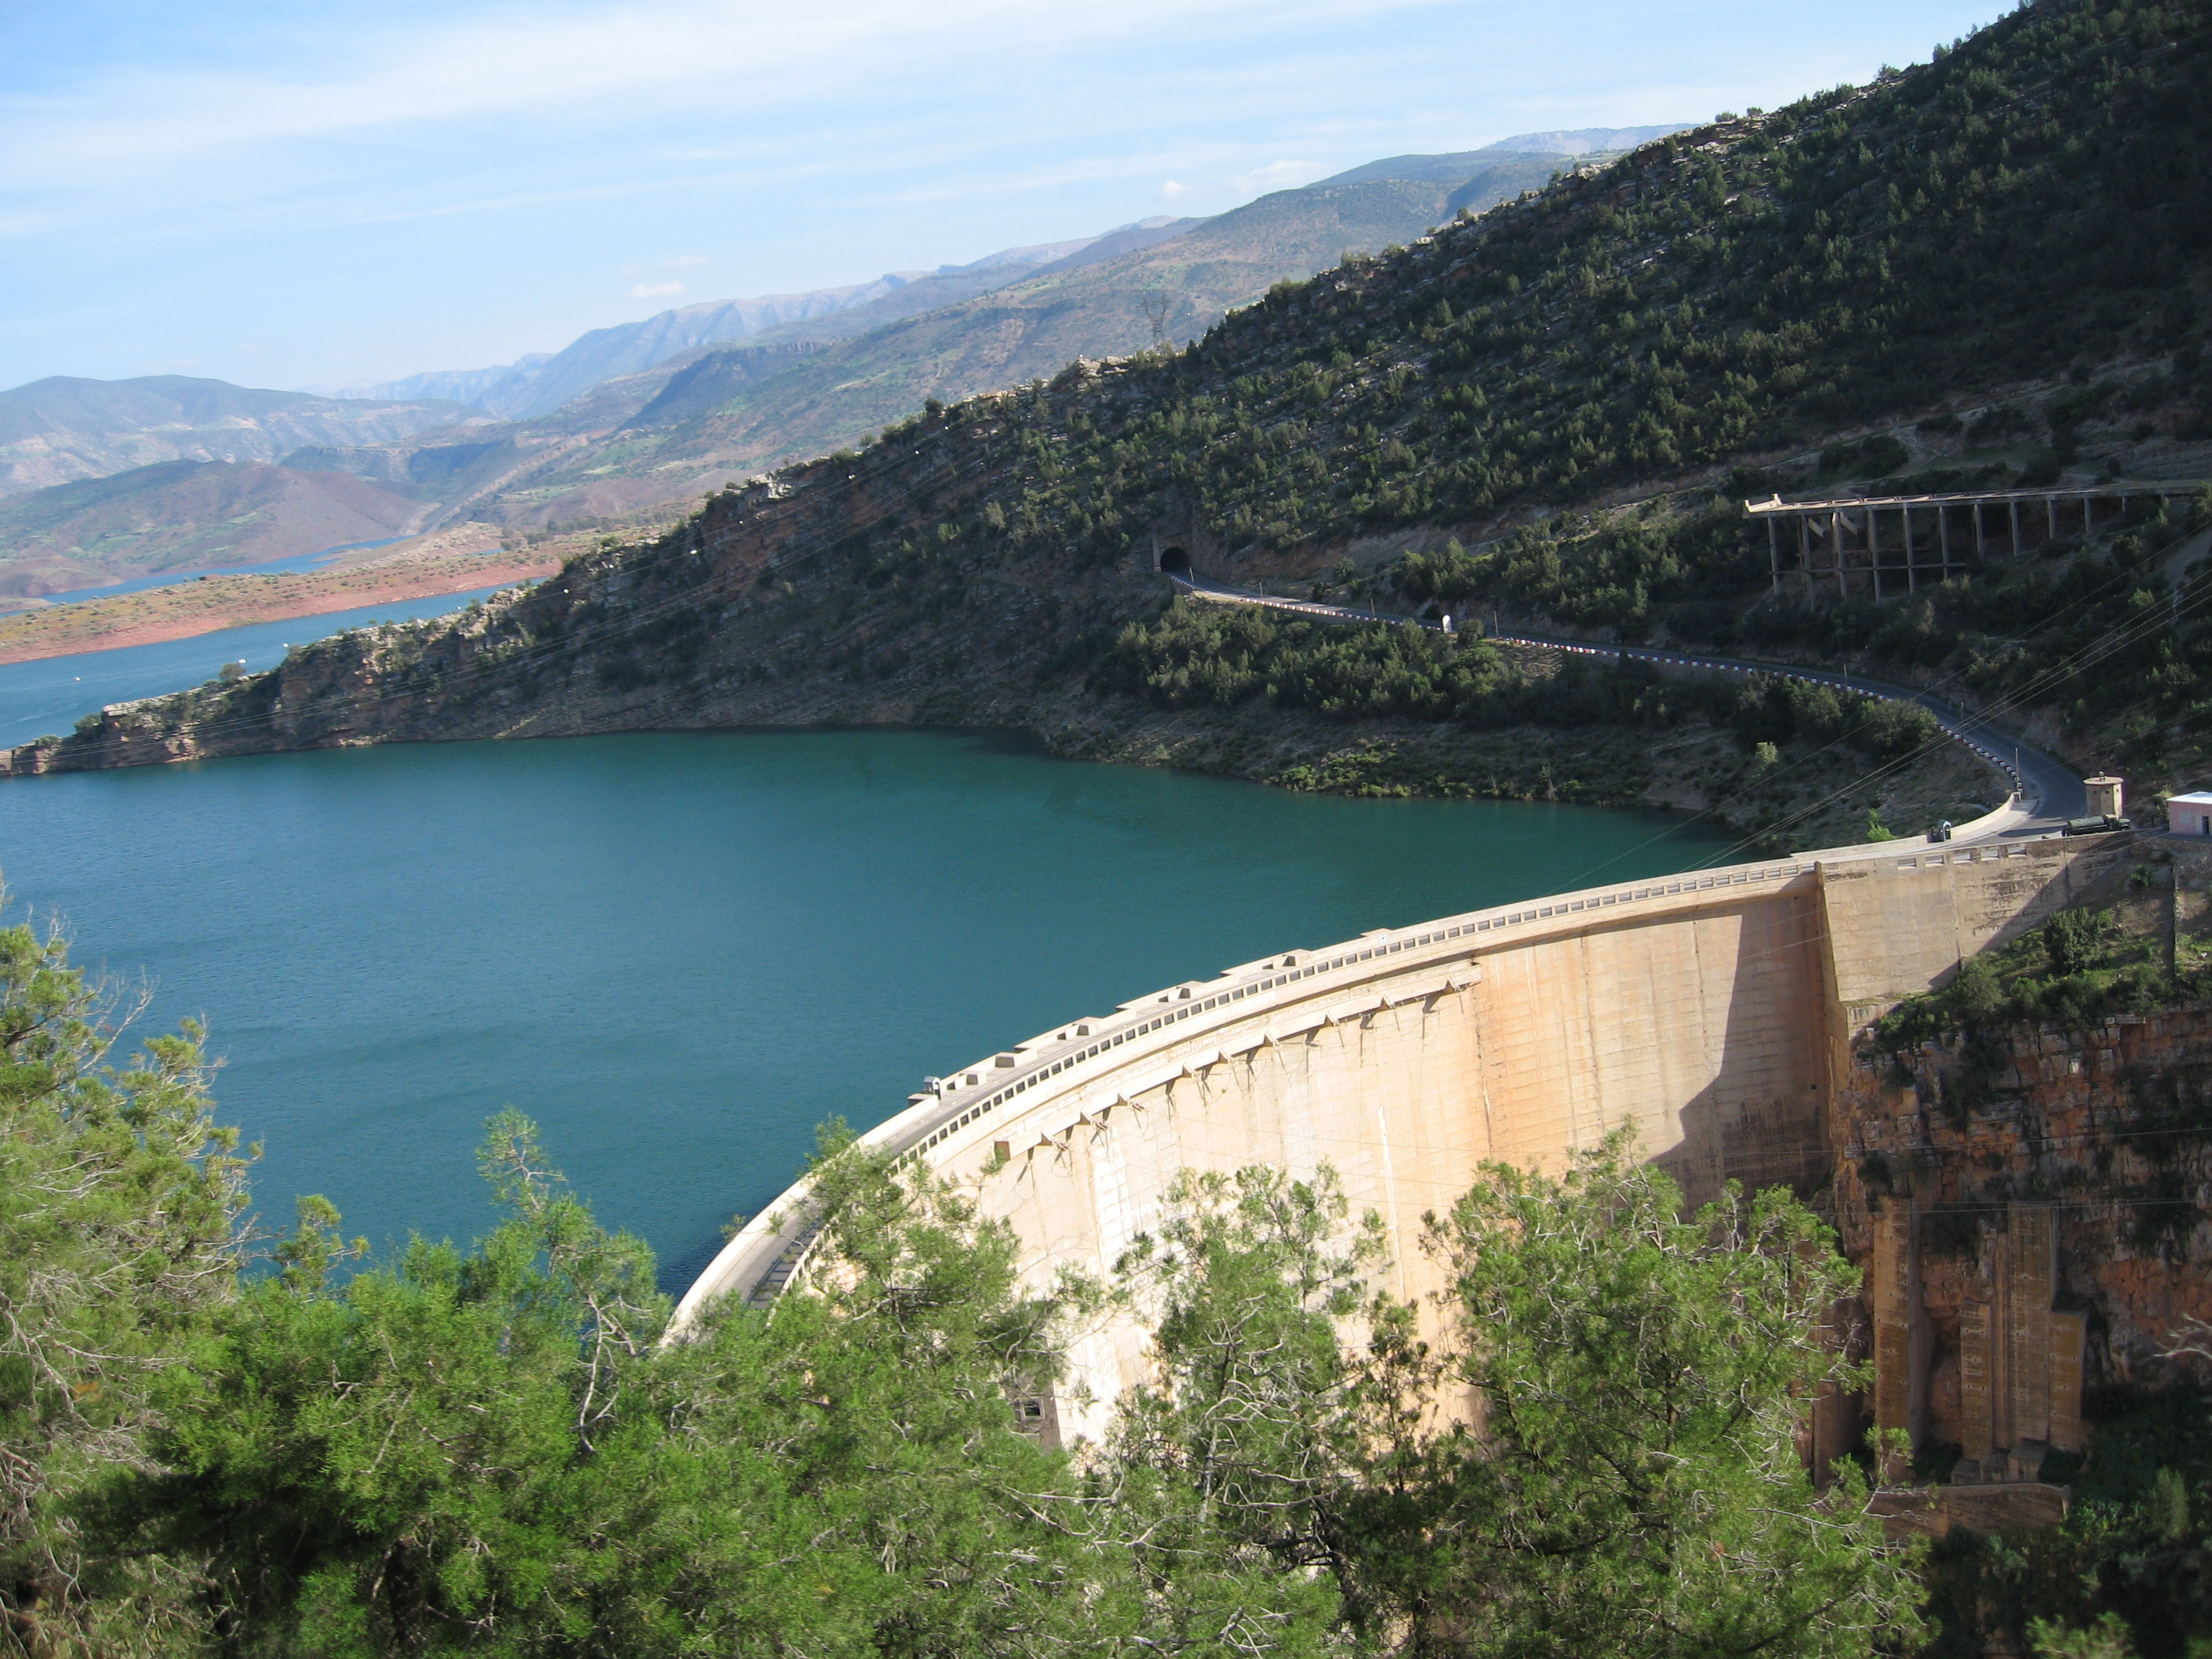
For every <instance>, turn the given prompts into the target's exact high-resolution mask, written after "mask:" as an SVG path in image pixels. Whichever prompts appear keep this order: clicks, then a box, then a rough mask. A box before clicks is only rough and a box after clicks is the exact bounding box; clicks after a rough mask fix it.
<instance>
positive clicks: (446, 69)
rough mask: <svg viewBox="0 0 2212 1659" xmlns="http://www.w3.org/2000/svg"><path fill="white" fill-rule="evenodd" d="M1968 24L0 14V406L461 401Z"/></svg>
mask: <svg viewBox="0 0 2212 1659" xmlns="http://www.w3.org/2000/svg"><path fill="white" fill-rule="evenodd" d="M2002 9H2003V8H2002V7H2001V6H1999V5H1997V4H1995V3H1991V0H1973V3H1959V0H1758V3H1751V0H1702V3H1682V4H1665V3H1661V4H1651V3H1641V4H1638V3H1623V0H1546V3H1541V4H1537V3H1528V0H1518V3H1498V0H1176V3H1163V0H1113V3H1109V4H1102V3H1097V0H1091V3H1085V4H1069V3H1064V0H804V3H792V0H782V3H767V0H628V3H622V4H608V3H593V0H579V3H558V0H537V3H532V4H529V5H514V4H487V3H480V0H437V3H426V0H377V3H374V4H368V3H362V0H319V3H314V4H305V3H300V0H194V3H191V4H189V5H179V4H178V3H175V0H158V3H151V0H70V3H69V4H67V5H47V6H33V5H9V6H4V7H0V155H6V156H7V157H8V158H9V161H8V165H7V167H6V168H5V169H4V182H3V183H0V295H4V299H3V300H0V386H13V385H16V384H19V383H21V382H22V381H25V380H34V379H37V378H40V377H41V376H44V375H47V374H85V375H93V376H96V377H99V378H102V379H109V378H119V377H122V376H127V375H133V374H206V375H212V376H215V377H216V378H219V379H223V380H235V381H239V382H241V383H244V384H247V385H254V386H306V385H313V384H325V383H335V382H343V381H352V380H372V379H384V378H389V377H393V376H398V375H401V374H409V373H411V372H414V371H416V370H420V369H428V368H473V367H476V366H477V365H480V364H483V363H489V362H506V361H508V360H510V359H512V358H513V357H514V356H518V355H519V354H520V353H522V352H525V351H531V350H552V349H558V348H559V347H560V346H562V345H563V344H565V343H568V340H570V339H571V338H573V337H574V336H575V335H576V334H578V333H580V332H581V331H584V330H585V329H587V328H594V327H599V326H601V325H606V324H609V323H615V322H620V321H623V320H627V319H632V318H636V317H642V316H647V315H649V314H651V313H653V312H655V311H659V310H661V309H664V308H665V307H669V306H671V305H683V304H688V303H690V302H692V301H698V300H708V299H726V298H731V297H735V296H738V295H754V294H770V293H786V292H792V291H795V290H799V289H810V288H820V287H827V286H831V285H834V284H836V283H850V282H860V281H865V280H866V279H868V278H870V277H872V276H876V275H877V274H878V273H879V272H881V271H884V270H895V269H913V268H927V267H931V266H934V265H937V264H945V263H959V262H964V261H967V260H969V259H973V258H978V257H980V256H981V255H982V254H984V253H987V252H991V251H992V250H994V249H996V248H1000V247H1005V246H1014V245H1018V244H1022V243H1029V242H1041V241H1050V240H1059V239H1061V238H1066V237H1072V236H1079V235H1084V234H1091V233H1094V232H1097V231H1102V230H1104V229H1107V228H1109V227H1111V226H1114V225H1116V224H1121V223H1124V222H1128V221H1130V220H1133V219H1139V218H1143V217H1145V216H1148V215H1152V214H1157V213H1193V214H1194V213H1212V212H1218V211H1220V210H1223V209H1225V208H1229V207H1232V206H1235V205H1236V204H1238V203H1240V202H1243V201H1247V200H1249V199H1250V198H1251V197H1254V196H1255V195H1258V194H1261V193H1262V192H1264V191H1267V190H1271V189H1277V188H1280V187H1282V186H1284V185H1295V184H1303V183H1305V182H1308V181H1309V180H1310V179H1316V178H1320V177H1322V176H1324V175H1326V174H1328V173H1335V172H1340V171H1341V170H1343V169H1344V168H1346V167H1352V166H1356V165H1358V163H1360V162H1363V161H1371V160H1374V159H1376V158H1377V157H1381V156H1384V155H1396V154H1400V153H1403V152H1409V151H1433V150H1448V149H1472V148H1474V147H1476V146H1478V145H1480V144H1482V143H1486V142H1488V141H1490V140H1492V139H1495V138H1499V137H1504V136H1506V135H1508V134H1511V133H1516V132H1524V131H1541V130H1545V129H1550V128H1555V127H1580V126H1626V125H1640V124H1645V123H1652V122H1659V121H1670V120H1695V119H1702V118H1707V117H1710V116H1711V115H1712V114H1713V113H1715V112H1717V111H1718V110H1721V109H1741V108H1742V107H1744V106H1747V105H1753V104H1757V105H1765V106H1772V105H1776V104H1780V103H1784V102H1787V101H1788V100H1790V99H1791V98H1793V97H1795V96H1796V95H1797V94H1801V93H1803V92H1808V91H1812V90H1815V89H1818V88H1826V87H1831V86H1833V85H1836V84H1837V83H1838V82H1844V81H1852V82H1860V81H1864V80H1866V79H1868V78H1869V77H1870V76H1872V75H1873V74H1874V73H1875V71H1876V70H1879V69H1880V68H1881V65H1882V64H1885V63H1890V64H1905V63H1908V62H1916V61H1924V60H1925V59H1926V58H1927V56H1928V54H1929V49H1930V48H1931V47H1932V46H1935V45H1936V43H1937V42H1938V41H1948V40H1952V39H1954V38H1956V37H1957V36H1958V35H1960V34H1962V33H1966V31H1967V30H1969V29H1971V28H1972V27H1975V26H1976V25H1978V23H1981V22H1984V21H1988V20H1989V19H1990V17H1992V16H1994V15H1997V14H1998V13H1999V12H2000V11H2001V10H2002Z"/></svg>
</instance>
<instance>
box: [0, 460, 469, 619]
mask: <svg viewBox="0 0 2212 1659" xmlns="http://www.w3.org/2000/svg"><path fill="white" fill-rule="evenodd" d="M426 511H427V509H426V508H425V507H423V505H422V503H421V502H420V501H413V500H410V499H409V498H408V497H407V496H405V495H400V494H398V493H396V492H394V491H392V490H390V489H385V488H382V487H380V486H379V485H377V484H374V483H370V482H368V480H367V479H363V478H357V477H353V476H352V475H351V474H349V473H345V472H319V473H315V472H301V471H295V470H294V469H292V468H290V467H283V466H270V465H265V464H263V463H258V462H246V463H240V464H234V463H230V462H225V461H163V462H161V463H159V464H158V465H153V466H142V467H137V468H134V469H133V470H131V471H128V472H119V473H117V474H115V475H114V476H113V477H106V478H88V479H84V480H82V481H80V482H78V483H66V484H58V485H56V486H55V487H54V488H52V489H39V490H33V491H32V492H31V493H29V494H28V495H17V496H15V497H13V498H12V499H9V500H7V501H0V593H17V594H38V593H58V592H68V591H70V590H71V589H73V588H79V587H93V586H99V585H100V584H101V583H104V582H111V581H120V580H125V579H127V578H130V577H132V576H149V575H156V574H162V573H164V572H168V571H177V570H191V569H196V568H201V567H203V566H207V565H217V564H255V563H258V562H262V561H264V560H268V559H282V558H289V557H291V556H295V555H297V554H301V553H313V552H318V551H319V550H322V549H324V548H326V547H343V546H344V545H346V544H348V543H352V542H369V541H379V540H381V539H383V538H386V537H389V536H399V535H404V534H406V533H407V532H410V531H411V530H413V529H414V528H415V527H416V524H417V523H418V522H419V521H420V520H422V517H423V516H424V515H425V513H426Z"/></svg>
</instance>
